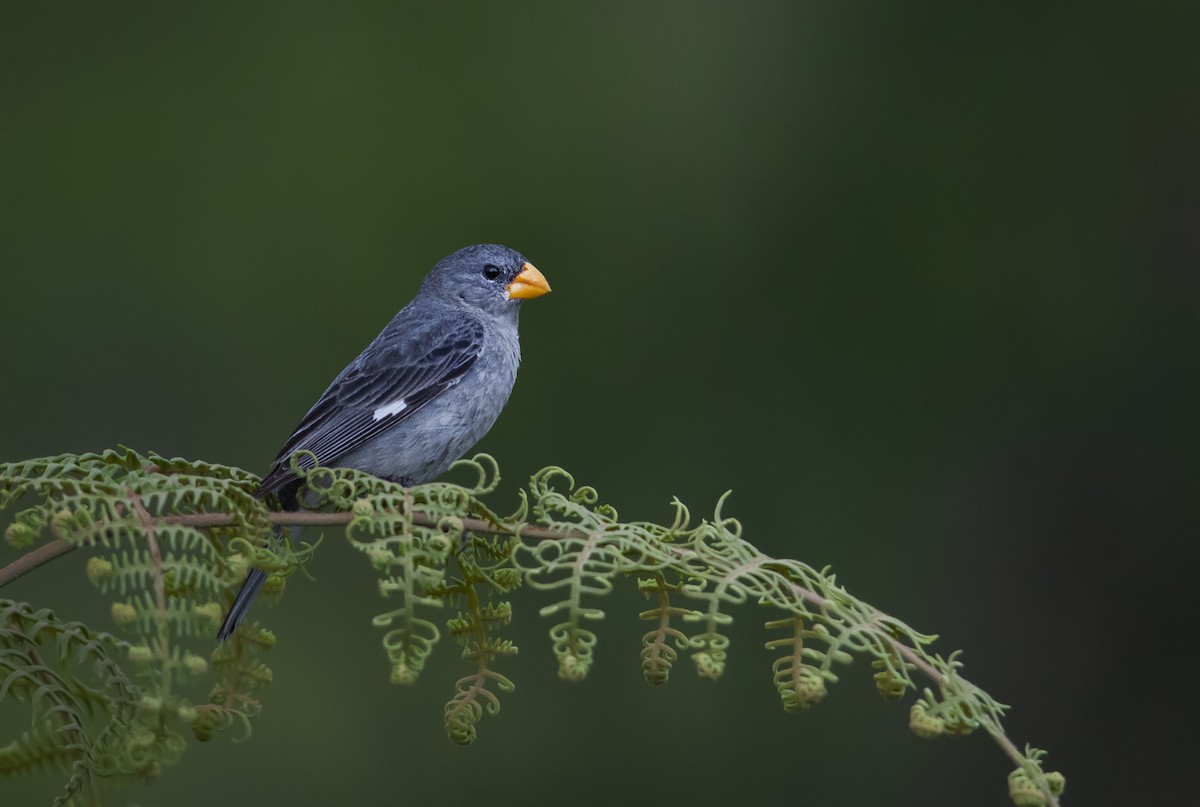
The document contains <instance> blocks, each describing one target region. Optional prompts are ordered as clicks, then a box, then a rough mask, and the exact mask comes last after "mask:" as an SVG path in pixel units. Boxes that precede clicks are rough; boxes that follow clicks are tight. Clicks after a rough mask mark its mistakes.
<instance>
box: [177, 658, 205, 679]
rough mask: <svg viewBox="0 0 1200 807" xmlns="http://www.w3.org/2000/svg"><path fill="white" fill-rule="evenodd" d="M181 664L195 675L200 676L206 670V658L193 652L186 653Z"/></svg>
mask: <svg viewBox="0 0 1200 807" xmlns="http://www.w3.org/2000/svg"><path fill="white" fill-rule="evenodd" d="M183 666H184V667H187V671H188V672H189V673H191V674H192V675H195V676H201V675H204V674H205V673H206V672H208V660H207V659H206V658H204V657H203V656H197V655H196V654H195V653H188V654H187V655H185V656H184V657H183Z"/></svg>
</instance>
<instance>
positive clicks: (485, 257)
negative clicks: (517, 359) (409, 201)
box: [421, 244, 550, 316]
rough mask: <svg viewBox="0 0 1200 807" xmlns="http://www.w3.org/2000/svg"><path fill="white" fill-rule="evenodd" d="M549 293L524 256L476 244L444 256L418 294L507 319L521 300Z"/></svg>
mask: <svg viewBox="0 0 1200 807" xmlns="http://www.w3.org/2000/svg"><path fill="white" fill-rule="evenodd" d="M549 291H550V284H549V283H547V282H546V278H545V277H543V276H542V273H541V272H539V271H538V270H537V269H535V268H534V266H533V264H531V263H530V262H529V261H527V260H525V256H524V255H522V254H521V253H519V252H517V251H515V250H511V249H509V248H508V247H502V246H500V245H499V244H476V245H475V246H472V247H464V248H462V249H460V250H459V251H458V252H455V253H454V254H452V255H447V256H446V257H445V258H442V260H440V261H438V264H437V266H435V267H433V269H432V270H431V271H430V272H429V274H428V275H427V276H426V277H425V282H424V283H422V284H421V293H422V294H431V295H434V296H436V297H438V298H440V299H443V300H446V301H448V302H454V303H456V304H458V305H462V304H464V303H465V304H466V305H469V306H472V307H475V308H479V309H482V310H484V311H488V312H490V313H493V314H497V315H506V314H507V315H509V316H516V312H517V309H518V308H520V305H521V301H522V300H532V299H533V298H534V297H541V296H542V295H543V294H546V293H547V292H549Z"/></svg>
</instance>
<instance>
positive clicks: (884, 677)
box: [871, 659, 908, 701]
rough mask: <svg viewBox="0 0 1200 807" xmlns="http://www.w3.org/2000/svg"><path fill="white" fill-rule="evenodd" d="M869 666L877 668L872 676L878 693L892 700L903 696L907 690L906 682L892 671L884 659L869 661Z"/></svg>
mask: <svg viewBox="0 0 1200 807" xmlns="http://www.w3.org/2000/svg"><path fill="white" fill-rule="evenodd" d="M871 666H872V667H875V668H876V669H877V670H879V672H877V673H875V675H874V676H873V677H874V679H875V689H876V690H878V691H879V694H880V695H882V696H883V698H884V699H885V700H889V701H894V700H897V699H899V698H901V697H903V696H904V693H905V692H906V691H907V690H908V682H907V681H905V680H904V679H903V678H901V677H900V676H898V675H896V674H895V673H894V672H892V670H891V669H890V668H889V667H888V664H887V662H886V661H884V660H883V659H876V660H875V661H873V662H871Z"/></svg>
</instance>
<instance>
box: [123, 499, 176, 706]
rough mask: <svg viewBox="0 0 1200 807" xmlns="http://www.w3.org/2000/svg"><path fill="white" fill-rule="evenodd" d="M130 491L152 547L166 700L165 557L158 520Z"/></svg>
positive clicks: (168, 669) (168, 663)
mask: <svg viewBox="0 0 1200 807" xmlns="http://www.w3.org/2000/svg"><path fill="white" fill-rule="evenodd" d="M127 491H128V493H129V501H130V503H131V504H132V505H133V510H134V512H135V513H137V516H138V518H139V519H140V520H141V522H142V529H143V530H145V532H146V544H147V545H148V546H149V548H150V559H151V561H152V562H153V563H154V608H155V610H156V611H157V612H158V652H159V654H160V655H161V656H162V685H161V690H160V691H161V697H162V699H163V701H164V702H165V701H166V700H167V697H168V695H169V694H170V692H171V672H172V668H173V667H174V664H173V663H172V661H171V628H170V624H169V623H168V622H167V586H166V581H165V580H163V559H162V552H161V551H159V548H158V539H157V538H156V537H155V527H156V522H155V520H154V517H153V516H151V515H150V513H149V512H148V511H147V510H146V505H145V504H143V503H142V497H141V496H139V495H138V494H137V492H136V491H134V490H130V489H127ZM165 715H166V713H165V711H160V712H159V718H158V721H159V729H160V730H163V729H164V728H165V720H166V717H165Z"/></svg>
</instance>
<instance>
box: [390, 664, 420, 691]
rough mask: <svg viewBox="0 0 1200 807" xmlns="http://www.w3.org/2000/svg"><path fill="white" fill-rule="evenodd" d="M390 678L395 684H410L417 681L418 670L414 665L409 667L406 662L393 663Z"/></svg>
mask: <svg viewBox="0 0 1200 807" xmlns="http://www.w3.org/2000/svg"><path fill="white" fill-rule="evenodd" d="M390 680H391V682H392V683H393V684H402V685H405V686H407V685H408V684H413V683H416V680H417V671H416V670H414V669H413V668H412V667H409V666H408V665H407V664H405V663H404V662H400V663H399V664H393V665H392V675H391V679H390Z"/></svg>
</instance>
